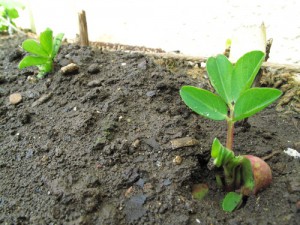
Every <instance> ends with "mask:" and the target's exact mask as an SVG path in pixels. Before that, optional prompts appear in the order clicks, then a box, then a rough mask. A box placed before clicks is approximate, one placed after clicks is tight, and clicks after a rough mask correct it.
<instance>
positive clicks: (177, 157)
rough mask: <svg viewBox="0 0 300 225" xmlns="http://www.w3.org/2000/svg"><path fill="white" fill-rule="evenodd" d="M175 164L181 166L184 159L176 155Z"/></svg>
mask: <svg viewBox="0 0 300 225" xmlns="http://www.w3.org/2000/svg"><path fill="white" fill-rule="evenodd" d="M173 163H174V164H176V165H180V164H181V163H182V157H181V156H179V155H176V156H175V158H174V159H173Z"/></svg>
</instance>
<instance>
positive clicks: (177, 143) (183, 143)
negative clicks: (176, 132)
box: [170, 137, 199, 149]
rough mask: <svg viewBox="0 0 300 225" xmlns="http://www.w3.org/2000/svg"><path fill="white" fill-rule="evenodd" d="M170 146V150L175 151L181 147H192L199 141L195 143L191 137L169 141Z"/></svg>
mask: <svg viewBox="0 0 300 225" xmlns="http://www.w3.org/2000/svg"><path fill="white" fill-rule="evenodd" d="M170 142H171V145H172V149H177V148H181V147H187V146H194V145H197V144H199V141H197V140H196V139H194V138H191V137H184V138H177V139H173V140H171V141H170Z"/></svg>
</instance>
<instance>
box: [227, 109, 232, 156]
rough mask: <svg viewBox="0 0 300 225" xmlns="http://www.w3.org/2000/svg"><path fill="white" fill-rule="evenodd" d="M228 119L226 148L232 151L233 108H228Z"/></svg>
mask: <svg viewBox="0 0 300 225" xmlns="http://www.w3.org/2000/svg"><path fill="white" fill-rule="evenodd" d="M229 109H230V112H229V118H228V120H227V139H226V148H228V149H229V150H231V151H233V132H234V122H233V107H232V106H229Z"/></svg>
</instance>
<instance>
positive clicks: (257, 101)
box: [233, 88, 282, 121]
mask: <svg viewBox="0 0 300 225" xmlns="http://www.w3.org/2000/svg"><path fill="white" fill-rule="evenodd" d="M281 94H282V92H281V91H280V90H278V89H274V88H251V89H248V90H247V91H245V92H244V93H243V94H242V95H241V96H240V97H239V98H238V100H237V101H236V104H235V106H234V118H233V119H234V121H238V120H242V119H244V118H247V117H249V116H252V115H253V114H255V113H257V112H259V111H261V110H262V109H264V108H265V107H267V106H268V105H270V104H271V103H272V102H274V101H275V100H276V99H278V98H279V97H280V96H281Z"/></svg>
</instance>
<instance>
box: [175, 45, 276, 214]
mask: <svg viewBox="0 0 300 225" xmlns="http://www.w3.org/2000/svg"><path fill="white" fill-rule="evenodd" d="M264 56H265V55H264V53H263V52H261V51H251V52H248V53H246V54H245V55H243V56H242V57H241V58H240V59H239V60H238V61H237V62H236V64H235V65H233V64H232V63H231V62H230V61H229V60H228V58H227V57H226V56H224V55H218V56H217V57H210V58H209V59H208V60H207V63H206V66H207V72H208V77H209V79H210V82H211V84H212V86H213V87H214V89H215V90H216V94H215V93H212V92H210V91H207V90H204V89H201V88H197V87H193V86H183V87H182V88H181V90H180V95H181V98H182V99H183V101H184V102H185V104H186V105H187V106H188V107H189V108H191V109H192V110H193V111H195V112H196V113H198V114H199V115H202V116H204V117H206V118H209V119H212V120H226V121H227V140H226V147H224V146H223V145H222V144H221V143H220V141H219V140H218V139H217V138H216V139H215V140H214V142H213V145H212V151H211V156H212V158H213V159H214V161H213V163H214V165H215V166H216V167H223V171H224V176H223V177H221V176H219V175H218V176H217V177H216V178H217V182H218V184H220V185H222V186H225V188H226V190H228V191H234V190H239V191H240V193H241V194H240V195H239V196H238V195H236V194H231V193H232V192H230V195H229V197H227V196H226V197H225V199H224V201H223V204H222V206H223V209H224V210H225V211H232V210H234V209H235V208H237V207H238V205H239V204H240V201H241V200H242V197H240V196H243V195H250V194H251V193H254V194H255V193H257V191H259V190H261V189H263V188H265V187H266V186H268V185H269V184H270V182H271V180H272V175H271V170H270V168H269V166H268V165H267V164H266V163H265V162H264V161H263V160H261V159H259V158H258V157H255V156H235V155H234V152H233V131H234V124H235V122H237V121H240V120H242V119H245V118H247V117H250V116H252V115H254V114H255V113H257V112H259V111H261V110H262V109H264V108H265V107H267V106H268V105H270V104H271V103H272V102H274V101H275V100H276V99H278V98H279V97H280V96H281V94H282V93H281V91H280V90H277V89H274V88H253V87H252V83H253V81H254V79H255V77H256V75H257V73H258V71H259V69H260V67H261V64H262V62H263V60H264ZM254 165H255V166H254ZM264 173H265V174H264ZM237 196H238V197H237ZM238 199H240V200H239V201H237V200H238ZM227 206H230V207H227ZM233 206H234V207H233Z"/></svg>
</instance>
